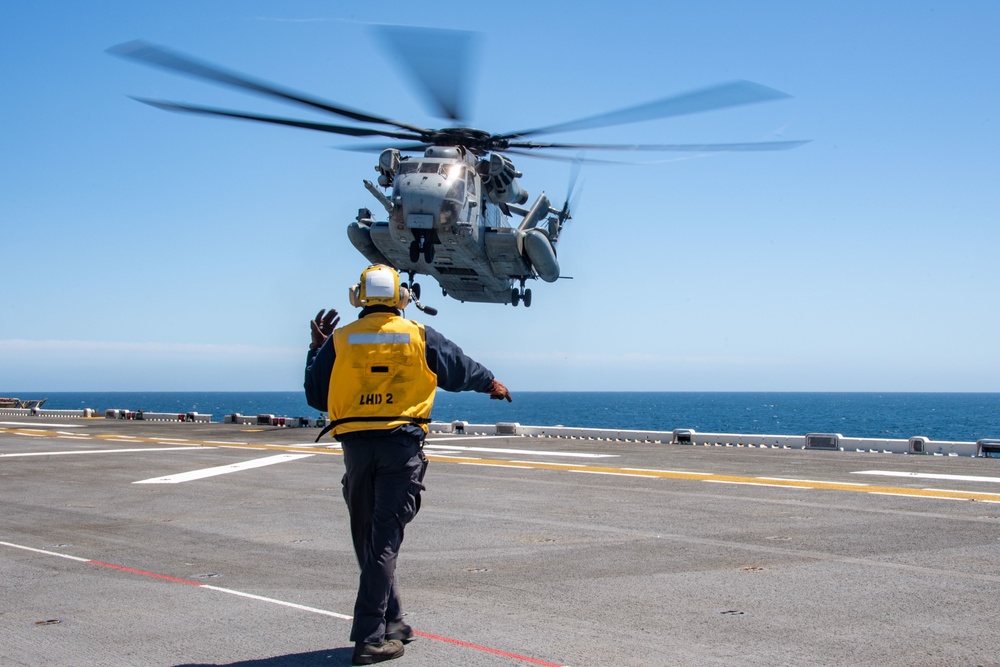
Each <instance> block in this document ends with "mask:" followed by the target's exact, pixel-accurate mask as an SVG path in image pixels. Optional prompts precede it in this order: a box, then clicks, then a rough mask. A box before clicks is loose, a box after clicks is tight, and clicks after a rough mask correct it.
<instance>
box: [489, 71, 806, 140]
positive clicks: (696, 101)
mask: <svg viewBox="0 0 1000 667" xmlns="http://www.w3.org/2000/svg"><path fill="white" fill-rule="evenodd" d="M786 97H791V96H790V95H788V94H786V93H783V92H781V91H779V90H775V89H774V88H768V87H767V86H762V85H761V84H759V83H754V82H752V81H733V82H730V83H723V84H719V85H717V86H711V87H709V88H702V89H700V90H694V91H691V92H688V93H681V94H680V95H671V96H670V97H665V98H663V99H660V100H654V101H653V102H647V103H645V104H639V105H637V106H634V107H628V108H625V109H619V110H618V111H611V112H608V113H603V114H599V115H597V116H588V117H587V118H580V119H579V120H573V121H569V122H566V123H557V124H556V125H548V126H546V127H537V128H534V129H532V130H522V131H521V132H510V133H508V134H505V135H503V136H504V137H506V138H508V139H516V138H518V137H527V136H532V135H535V134H552V133H555V132H570V131H573V130H589V129H593V128H596V127H608V126H610V125H623V124H625V123H637V122H640V121H644V120H652V119H654V118H668V117H671V116H681V115H685V114H692V113H701V112H703V111H712V110H715V109H724V108H726V107H734V106H740V105H743V104H754V103H757V102H767V101H769V100H778V99H783V98H786Z"/></svg>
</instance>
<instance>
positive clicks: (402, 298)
mask: <svg viewBox="0 0 1000 667" xmlns="http://www.w3.org/2000/svg"><path fill="white" fill-rule="evenodd" d="M408 305H410V290H409V289H408V288H406V287H403V286H402V285H400V287H399V303H397V304H396V308H397V309H399V310H404V309H405V308H406V307H407V306H408Z"/></svg>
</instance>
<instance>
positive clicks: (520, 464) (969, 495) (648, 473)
mask: <svg viewBox="0 0 1000 667" xmlns="http://www.w3.org/2000/svg"><path fill="white" fill-rule="evenodd" d="M427 458H429V459H430V460H431V461H434V460H440V461H447V462H449V463H473V464H475V465H480V466H495V467H516V468H525V467H530V468H532V469H535V470H553V471H574V472H578V471H581V470H583V471H586V472H592V473H599V474H605V475H622V471H623V470H625V468H609V467H603V466H588V465H580V464H573V463H556V462H547V461H546V462H541V461H540V462H532V461H517V462H514V461H504V460H497V459H492V460H491V459H473V458H469V459H464V458H461V457H457V456H455V457H452V456H449V457H444V456H440V457H439V456H428V457H427ZM629 470H630V471H631V474H632V475H635V476H639V477H654V478H660V479H681V480H689V481H701V482H708V481H713V482H731V483H740V484H753V485H755V486H770V487H785V488H807V489H820V490H824V491H847V492H850V493H873V494H883V495H886V494H891V495H898V496H909V497H911V498H936V499H947V500H952V499H954V500H980V501H996V500H998V499H1000V494H996V493H986V492H978V491H936V490H931V491H928V490H927V489H916V488H907V487H891V486H870V485H858V484H856V483H854V482H821V481H798V480H785V479H767V478H763V477H742V476H738V475H706V474H705V473H701V472H677V471H669V470H642V469H629Z"/></svg>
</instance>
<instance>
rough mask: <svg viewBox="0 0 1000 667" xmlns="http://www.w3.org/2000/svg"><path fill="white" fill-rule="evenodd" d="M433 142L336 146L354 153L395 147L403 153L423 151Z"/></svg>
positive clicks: (372, 151)
mask: <svg viewBox="0 0 1000 667" xmlns="http://www.w3.org/2000/svg"><path fill="white" fill-rule="evenodd" d="M433 145H434V144H428V143H418V144H388V145H387V144H361V145H354V146H337V148H339V149H340V150H344V151H353V152H355V153H378V152H381V151H384V150H385V149H387V148H395V149H396V150H397V151H400V152H403V153H412V152H414V151H420V152H423V151H425V150H427V149H428V148H430V147H431V146H433Z"/></svg>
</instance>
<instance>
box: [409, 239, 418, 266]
mask: <svg viewBox="0 0 1000 667" xmlns="http://www.w3.org/2000/svg"><path fill="white" fill-rule="evenodd" d="M419 259H420V243H418V242H417V240H416V239H413V242H412V243H410V261H411V262H416V261H417V260H419Z"/></svg>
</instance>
